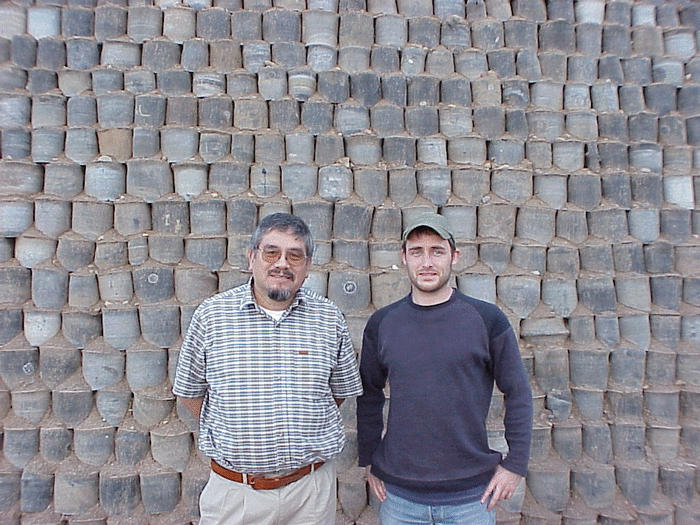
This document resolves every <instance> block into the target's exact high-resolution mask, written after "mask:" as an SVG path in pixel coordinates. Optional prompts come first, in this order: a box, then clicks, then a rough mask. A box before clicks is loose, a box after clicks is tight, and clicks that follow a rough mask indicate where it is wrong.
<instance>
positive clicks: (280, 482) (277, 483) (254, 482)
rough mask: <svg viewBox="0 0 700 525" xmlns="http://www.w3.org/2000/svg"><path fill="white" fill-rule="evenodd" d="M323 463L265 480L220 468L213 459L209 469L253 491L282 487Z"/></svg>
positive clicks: (257, 476)
mask: <svg viewBox="0 0 700 525" xmlns="http://www.w3.org/2000/svg"><path fill="white" fill-rule="evenodd" d="M324 463H325V461H319V462H318V463H314V464H312V465H306V466H305V467H301V468H300V469H299V470H295V471H294V472H291V473H289V474H287V475H285V476H277V477H272V478H266V477H264V476H259V475H256V474H247V475H246V474H241V473H240V472H236V471H235V470H229V469H227V468H226V467H222V466H221V465H219V464H218V463H217V462H216V461H214V460H213V459H212V460H211V469H212V470H213V471H214V472H216V473H217V474H218V475H219V476H221V477H222V478H226V479H228V480H230V481H235V482H236V483H245V484H246V485H250V486H251V487H252V488H254V489H255V490H272V489H278V488H280V487H284V486H285V485H289V484H290V483H294V482H295V481H297V480H299V479H301V478H303V477H304V476H306V475H307V474H309V473H310V472H313V471H314V470H318V469H319V468H320V467H321V466H322V465H323V464H324Z"/></svg>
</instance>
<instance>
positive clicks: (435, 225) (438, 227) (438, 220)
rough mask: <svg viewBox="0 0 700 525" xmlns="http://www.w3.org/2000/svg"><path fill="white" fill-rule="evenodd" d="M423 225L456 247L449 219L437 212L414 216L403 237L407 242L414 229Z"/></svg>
mask: <svg viewBox="0 0 700 525" xmlns="http://www.w3.org/2000/svg"><path fill="white" fill-rule="evenodd" d="M422 226H425V227H426V228H430V229H431V230H433V231H434V232H435V233H437V234H438V235H439V236H440V237H442V238H443V239H445V240H446V241H450V245H451V246H452V247H453V248H454V247H455V238H454V236H453V235H452V231H450V225H449V224H448V222H447V219H446V218H445V217H443V216H442V215H439V214H437V213H421V214H420V215H416V216H415V217H413V219H411V221H409V223H408V225H407V226H406V229H405V230H404V231H403V235H402V237H401V239H402V240H403V241H404V242H405V241H406V239H407V238H408V236H409V235H411V232H412V231H413V230H415V229H416V228H420V227H422Z"/></svg>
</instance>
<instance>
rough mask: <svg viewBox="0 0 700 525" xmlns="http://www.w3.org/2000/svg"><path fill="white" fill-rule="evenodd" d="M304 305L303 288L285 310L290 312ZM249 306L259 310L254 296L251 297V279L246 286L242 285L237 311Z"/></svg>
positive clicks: (304, 295)
mask: <svg viewBox="0 0 700 525" xmlns="http://www.w3.org/2000/svg"><path fill="white" fill-rule="evenodd" d="M304 303H306V294H305V293H304V288H300V289H299V290H297V293H296V295H295V296H294V300H293V301H292V304H290V305H289V307H288V308H287V310H289V311H292V310H293V309H295V308H296V307H297V306H299V305H302V304H304ZM250 306H254V307H256V308H260V305H259V304H258V303H257V302H256V301H255V296H254V295H253V278H252V277H251V278H250V279H248V282H247V283H246V284H244V285H243V297H241V302H240V305H239V307H238V309H239V310H243V308H246V307H250Z"/></svg>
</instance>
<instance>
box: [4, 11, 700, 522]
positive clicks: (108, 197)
mask: <svg viewBox="0 0 700 525" xmlns="http://www.w3.org/2000/svg"><path fill="white" fill-rule="evenodd" d="M699 28H700V7H699V4H698V3H696V2H691V1H675V2H670V1H669V2H662V1H651V0H650V1H641V2H631V1H610V2H603V1H600V0H582V1H579V2H573V1H572V0H550V1H548V2H544V1H543V0H512V1H510V2H509V1H506V0H485V1H478V0H469V1H467V2H466V3H465V2H462V1H458V0H434V1H429V0H396V1H395V0H308V2H305V1H304V0H275V1H272V0H214V1H213V3H212V0H191V1H187V0H185V1H184V3H183V4H180V3H178V2H176V1H174V0H172V1H171V0H162V1H156V2H155V3H153V4H152V3H151V2H150V1H148V0H147V1H143V0H135V1H131V2H127V1H126V0H122V1H119V0H115V1H114V2H103V1H102V0H100V1H99V2H97V4H96V3H95V1H94V0H42V1H39V2H37V3H32V2H30V1H18V2H16V3H13V2H7V1H5V2H2V3H1V4H0V139H1V141H0V155H1V159H0V236H1V237H0V345H1V346H0V378H1V379H2V381H1V382H0V417H1V418H2V451H3V457H2V459H1V460H0V516H1V517H0V521H2V522H3V523H20V522H21V523H23V524H25V523H26V524H30V523H32V524H33V523H41V524H49V523H65V522H66V521H67V522H68V523H71V524H73V523H75V524H78V523H81V524H85V523H110V524H121V523H146V522H150V523H188V522H190V521H196V519H197V497H198V494H199V491H200V490H201V488H202V486H203V485H204V483H205V482H206V478H207V475H208V469H207V464H206V459H205V458H203V457H201V456H200V455H199V454H197V452H196V451H195V447H194V431H195V427H196V425H195V424H194V422H193V421H192V419H191V418H189V417H187V414H186V413H185V412H184V411H183V409H182V408H181V407H179V406H176V403H175V400H174V398H173V396H172V393H171V390H170V388H171V381H172V376H173V370H174V367H175V363H176V360H177V356H178V348H179V345H180V342H181V338H182V335H183V334H184V333H185V331H186V328H187V325H188V322H189V319H190V317H191V315H192V312H193V310H194V308H195V307H196V306H197V305H198V304H199V303H200V302H201V301H202V299H204V298H205V297H207V296H209V295H211V294H213V293H215V292H217V291H219V290H225V289H227V288H230V287H231V286H234V285H236V284H239V283H242V282H244V281H245V280H247V279H248V274H247V273H246V266H247V263H246V258H245V250H246V244H247V241H248V238H249V235H250V233H251V232H252V231H253V229H254V228H255V225H256V223H257V222H258V220H259V219H260V217H261V216H264V215H265V214H267V213H270V212H273V211H278V210H284V211H291V212H293V213H295V214H297V215H299V216H301V217H302V218H304V219H305V220H306V221H307V222H308V223H309V225H310V227H311V229H312V231H313V234H314V237H315V239H316V242H317V248H316V253H315V254H314V261H313V262H314V266H313V270H312V272H311V275H310V277H309V281H308V284H309V286H311V287H312V288H314V289H316V290H318V291H320V292H321V293H324V294H327V295H328V297H330V298H331V299H332V300H334V301H335V302H336V303H337V304H338V305H339V306H340V308H341V309H342V311H343V312H344V313H345V314H346V317H347V320H348V323H349V325H350V327H351V331H352V335H353V338H354V341H355V343H356V347H357V349H358V351H359V350H360V339H361V332H362V329H363V327H364V323H365V321H366V319H367V317H368V316H369V315H370V314H371V312H372V311H374V309H376V308H378V307H381V306H383V305H386V304H388V303H390V302H392V301H393V300H395V299H397V298H399V297H401V296H402V295H404V294H405V293H406V292H407V291H408V284H407V280H406V278H405V277H404V272H403V271H402V269H401V268H400V258H399V248H400V232H401V227H402V224H403V223H404V222H405V221H406V219H407V218H408V217H410V216H411V215H413V214H415V213H419V212H421V211H423V210H426V209H431V210H438V211H440V213H442V214H444V215H445V216H447V217H448V219H449V220H450V221H451V223H452V225H453V227H454V229H455V231H456V234H457V239H458V244H459V248H460V250H461V252H462V258H461V261H460V263H459V266H458V268H457V269H456V272H455V273H456V279H455V285H456V286H458V287H459V289H460V290H462V291H464V292H465V293H467V294H469V295H472V296H475V297H478V298H481V299H485V300H488V301H492V302H496V303H498V304H499V305H500V306H501V307H502V308H503V309H504V310H505V311H506V313H507V314H508V316H509V318H510V320H511V322H512V324H513V326H514V328H515V330H516V332H517V334H518V335H519V337H520V344H521V349H522V355H523V359H524V361H525V364H526V367H527V370H528V373H529V374H530V377H531V382H532V386H533V392H534V401H535V420H534V422H533V424H534V442H533V448H532V458H531V465H530V471H529V474H528V476H527V484H526V486H525V484H523V485H522V486H521V490H520V491H519V492H518V494H517V495H516V497H515V498H513V499H512V500H511V501H509V502H507V503H505V504H503V505H502V506H501V507H500V508H499V512H498V519H499V522H501V523H509V524H515V523H519V522H522V523H528V524H554V523H567V524H578V525H583V524H590V523H596V522H599V523H606V524H610V525H612V524H615V525H621V524H631V523H655V524H657V523H663V524H671V523H677V524H690V523H698V522H700V517H699V512H700V511H698V508H700V507H699V505H698V495H697V491H698V489H699V488H700V473H699V471H698V469H697V461H698V457H700V263H699V261H700V242H699V240H698V233H700V213H699V211H698V204H697V202H696V196H697V195H699V194H700V193H699V192H700V171H698V169H699V168H700V148H699V147H698V146H700V84H699V82H700V59H699V58H698V53H697V50H698V48H697V46H698V43H697V36H698V29H699ZM343 414H344V417H345V420H346V423H347V429H348V436H349V438H350V439H349V444H348V447H347V448H346V450H345V452H344V453H343V456H342V458H340V460H339V464H340V468H341V471H342V472H341V474H340V476H339V501H340V506H341V508H342V512H339V514H338V523H343V524H350V523H353V522H355V523H358V524H370V523H377V518H376V512H375V510H374V509H375V508H376V502H375V501H373V500H372V501H369V500H368V495H367V491H366V487H365V483H364V480H363V479H362V475H361V471H359V469H357V468H356V467H354V465H355V464H356V445H355V442H354V438H355V430H354V426H355V424H354V420H353V418H354V404H353V403H352V402H348V403H346V404H345V405H344V406H343ZM500 416H502V396H499V395H498V394H496V395H495V396H494V399H493V406H492V411H491V415H490V417H489V430H490V437H491V439H492V446H493V447H495V448H498V449H500V450H505V447H506V444H505V441H504V439H503V429H502V423H501V419H500ZM426 446H429V444H426ZM369 503H371V505H370V506H368V504H369Z"/></svg>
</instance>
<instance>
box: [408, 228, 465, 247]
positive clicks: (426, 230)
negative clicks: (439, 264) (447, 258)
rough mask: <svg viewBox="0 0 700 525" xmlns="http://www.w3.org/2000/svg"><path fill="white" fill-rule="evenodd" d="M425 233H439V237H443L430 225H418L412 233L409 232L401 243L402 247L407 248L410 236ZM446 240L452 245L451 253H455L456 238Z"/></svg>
mask: <svg viewBox="0 0 700 525" xmlns="http://www.w3.org/2000/svg"><path fill="white" fill-rule="evenodd" d="M425 233H429V234H432V235H437V236H438V237H440V238H442V235H440V234H439V233H438V232H436V231H435V230H433V229H432V228H431V227H430V226H418V227H417V228H415V229H413V230H411V233H409V234H408V235H407V236H406V239H405V240H404V241H403V242H402V243H401V249H402V250H404V251H405V250H406V241H408V239H409V238H410V237H412V236H413V235H414V234H418V235H422V234H425ZM445 240H446V241H447V242H448V244H449V245H450V253H454V252H455V250H456V249H457V246H456V245H455V242H454V239H451V238H450V239H445Z"/></svg>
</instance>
